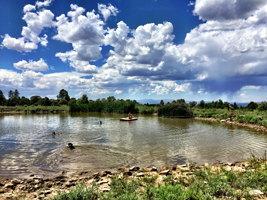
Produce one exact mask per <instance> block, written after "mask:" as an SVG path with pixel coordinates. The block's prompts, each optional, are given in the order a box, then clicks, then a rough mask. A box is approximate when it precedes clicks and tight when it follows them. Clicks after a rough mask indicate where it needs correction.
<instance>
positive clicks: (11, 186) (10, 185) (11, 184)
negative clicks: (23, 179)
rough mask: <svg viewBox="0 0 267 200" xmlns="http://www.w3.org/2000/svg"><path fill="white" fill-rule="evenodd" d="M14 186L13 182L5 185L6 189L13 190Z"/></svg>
mask: <svg viewBox="0 0 267 200" xmlns="http://www.w3.org/2000/svg"><path fill="white" fill-rule="evenodd" d="M13 187H14V184H13V183H12V182H10V183H7V184H5V186H4V188H13Z"/></svg>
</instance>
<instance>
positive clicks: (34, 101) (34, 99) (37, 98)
mask: <svg viewBox="0 0 267 200" xmlns="http://www.w3.org/2000/svg"><path fill="white" fill-rule="evenodd" d="M41 99H42V97H40V96H32V97H31V100H30V103H31V105H34V104H36V103H37V102H39V100H41Z"/></svg>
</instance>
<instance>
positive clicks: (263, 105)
mask: <svg viewBox="0 0 267 200" xmlns="http://www.w3.org/2000/svg"><path fill="white" fill-rule="evenodd" d="M257 109H258V110H259V111H265V110H267V102H266V101H263V102H261V103H260V105H259V106H258V108H257Z"/></svg>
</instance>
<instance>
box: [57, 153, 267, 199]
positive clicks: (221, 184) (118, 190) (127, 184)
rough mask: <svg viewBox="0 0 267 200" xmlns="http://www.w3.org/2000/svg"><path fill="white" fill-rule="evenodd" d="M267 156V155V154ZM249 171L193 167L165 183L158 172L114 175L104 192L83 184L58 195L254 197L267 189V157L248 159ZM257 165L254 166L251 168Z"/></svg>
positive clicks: (120, 197)
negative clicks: (131, 176)
mask: <svg viewBox="0 0 267 200" xmlns="http://www.w3.org/2000/svg"><path fill="white" fill-rule="evenodd" d="M265 158H266V155H265ZM248 161H249V167H248V168H247V171H246V172H233V171H227V170H225V169H224V168H223V166H221V168H219V169H220V170H217V171H212V170H211V168H210V167H205V168H201V169H197V168H193V171H192V173H193V174H192V175H191V176H187V177H182V176H180V178H178V179H177V177H176V178H175V177H174V176H173V175H168V176H166V177H164V178H163V183H162V184H158V183H156V179H157V178H158V176H155V175H154V176H153V175H150V176H146V177H142V178H139V179H131V178H129V177H122V178H119V177H118V176H115V177H113V178H112V181H111V184H110V191H109V192H107V193H102V192H100V191H99V190H98V188H97V186H96V185H95V184H93V186H92V187H88V188H86V187H85V186H84V185H82V184H79V185H77V186H76V187H75V188H74V189H72V190H71V191H70V192H69V193H66V192H63V193H59V194H58V195H57V196H55V197H54V198H53V200H57V199H68V200H71V199H73V200H74V199H100V200H101V199H103V200H107V199H121V200H124V199H127V200H128V199H130V200H131V199H140V200H147V199H151V200H152V199H153V200H154V199H155V200H156V199H158V200H160V199H173V200H175V199H177V200H186V199H195V200H203V199H242V198H245V199H253V197H252V196H251V195H250V194H249V191H251V190H260V191H262V192H265V193H266V192H267V185H266V182H267V169H266V160H265V159H260V160H258V159H255V157H254V156H253V155H252V156H251V158H249V159H248ZM251 169H253V170H251Z"/></svg>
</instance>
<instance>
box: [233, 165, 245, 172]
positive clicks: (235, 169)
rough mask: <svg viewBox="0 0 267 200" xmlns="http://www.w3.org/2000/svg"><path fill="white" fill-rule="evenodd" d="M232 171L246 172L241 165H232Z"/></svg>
mask: <svg viewBox="0 0 267 200" xmlns="http://www.w3.org/2000/svg"><path fill="white" fill-rule="evenodd" d="M233 171H234V172H246V170H245V169H243V168H242V167H237V166H234V167H233Z"/></svg>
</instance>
